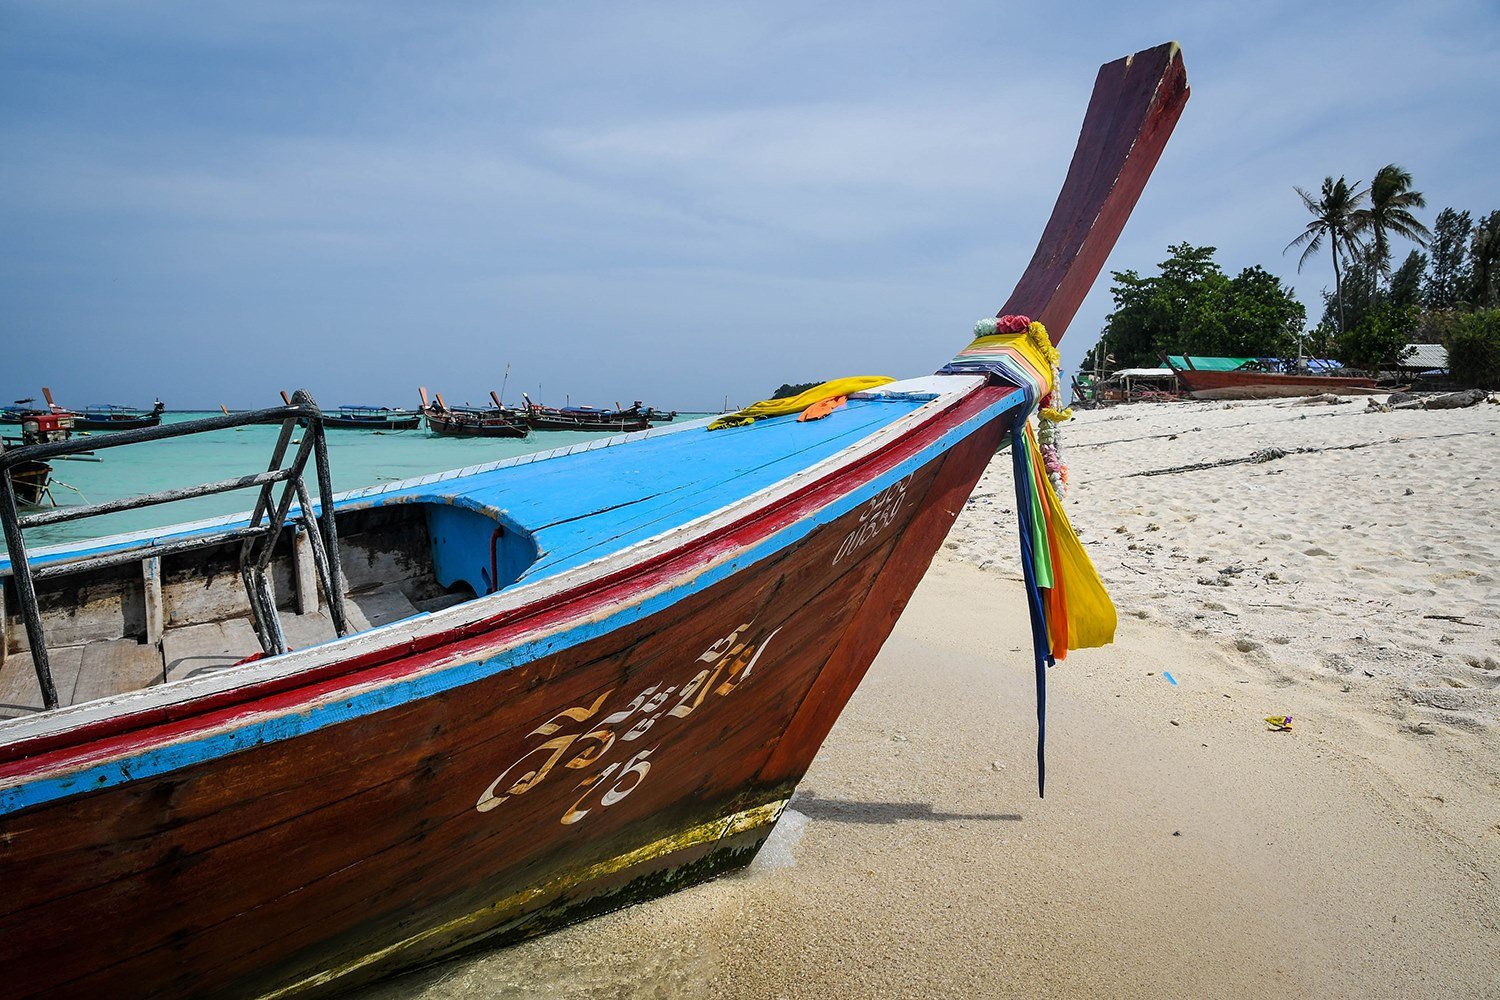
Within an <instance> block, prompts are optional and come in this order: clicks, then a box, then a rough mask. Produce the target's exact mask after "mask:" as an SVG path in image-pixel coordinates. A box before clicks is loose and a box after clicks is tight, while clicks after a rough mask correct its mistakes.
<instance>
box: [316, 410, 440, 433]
mask: <svg viewBox="0 0 1500 1000" xmlns="http://www.w3.org/2000/svg"><path fill="white" fill-rule="evenodd" d="M323 426H324V427H330V428H336V429H338V430H346V431H414V430H416V429H417V428H418V427H421V426H422V416H421V414H417V413H414V414H412V415H410V416H396V417H380V418H376V419H369V418H366V417H340V416H338V415H336V414H335V415H332V416H329V415H327V414H325V415H324V416H323Z"/></svg>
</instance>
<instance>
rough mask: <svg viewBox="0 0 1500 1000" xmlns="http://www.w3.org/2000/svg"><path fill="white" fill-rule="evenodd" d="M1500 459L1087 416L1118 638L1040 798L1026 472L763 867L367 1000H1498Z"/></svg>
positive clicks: (1396, 437) (1469, 421)
mask: <svg viewBox="0 0 1500 1000" xmlns="http://www.w3.org/2000/svg"><path fill="white" fill-rule="evenodd" d="M1497 432H1500V406H1495V405H1490V404H1484V405H1481V406H1479V407H1475V408H1472V409H1468V410H1458V411H1432V412H1427V411H1405V412H1394V413H1376V412H1369V411H1367V410H1366V406H1365V401H1364V400H1363V399H1356V400H1354V401H1352V402H1350V403H1347V404H1345V405H1339V406H1324V405H1305V404H1296V403H1269V402H1256V403H1239V404H1223V403H1189V404H1179V405H1160V406H1135V407H1121V408H1117V409H1115V410H1109V411H1099V412H1093V413H1084V414H1081V415H1080V416H1079V418H1078V419H1077V420H1076V421H1075V422H1074V423H1073V424H1071V425H1069V427H1068V438H1067V444H1068V448H1069V452H1068V459H1069V461H1070V463H1071V465H1072V469H1073V480H1074V483H1075V489H1074V492H1073V494H1072V496H1071V497H1070V499H1069V511H1070V516H1071V517H1072V518H1073V521H1074V523H1075V526H1076V527H1078V528H1079V530H1080V532H1081V534H1082V535H1083V537H1084V538H1085V541H1086V542H1087V543H1089V545H1090V550H1091V552H1092V553H1093V555H1094V558H1095V561H1096V563H1097V564H1098V565H1099V568H1100V570H1101V572H1102V573H1103V575H1104V576H1105V579H1106V581H1107V582H1108V583H1109V585H1110V587H1111V590H1112V592H1113V594H1114V596H1115V599H1116V602H1117V604H1118V605H1119V607H1120V610H1121V627H1120V635H1119V641H1118V642H1117V643H1116V645H1114V646H1113V647H1110V648H1108V649H1105V650H1097V651H1084V652H1080V653H1075V654H1073V655H1072V656H1071V657H1070V658H1069V659H1068V660H1067V661H1066V663H1064V664H1062V665H1060V666H1059V667H1058V668H1057V669H1055V670H1054V671H1053V672H1052V673H1051V677H1050V688H1049V748H1048V749H1049V772H1048V795H1047V798H1046V799H1045V800H1038V799H1037V797H1036V787H1035V772H1034V765H1033V742H1032V741H1033V739H1034V733H1035V717H1034V709H1033V702H1032V691H1031V685H1032V682H1031V666H1030V664H1029V662H1028V650H1029V645H1028V640H1027V625H1026V621H1025V612H1024V605H1023V603H1022V595H1021V589H1020V584H1019V568H1018V564H1017V561H1016V557H1015V554H1014V552H1015V547H1016V542H1015V525H1014V514H1013V504H1012V502H1011V496H1012V494H1011V492H1010V491H1011V486H1010V472H1009V459H1008V457H1007V456H1004V455H1002V456H1000V457H999V458H998V459H997V461H996V462H995V464H994V466H993V467H992V471H991V474H990V475H989V476H988V477H986V480H985V481H984V482H983V483H982V484H981V486H980V488H979V490H978V491H977V493H976V495H975V498H974V499H973V500H972V501H971V502H970V504H969V507H968V509H967V510H966V511H965V513H964V515H963V516H962V517H961V519H960V521H959V524H958V525H957V527H956V528H955V530H954V532H953V534H952V536H951V537H950V539H949V542H948V543H947V548H946V550H945V551H944V553H943V554H942V556H940V557H939V559H938V561H937V563H935V565H934V567H933V569H932V571H931V572H930V573H929V574H928V576H927V579H926V580H925V581H924V583H923V585H922V587H921V588H920V589H919V590H918V592H917V595H916V597H915V598H914V600H913V602H912V604H911V607H910V608H909V610H908V611H907V613H906V615H905V616H904V617H903V619H902V621H901V624H900V626H899V627H898V628H897V631H896V633H895V635H894V636H893V637H892V639H891V641H890V642H889V643H888V644H887V646H886V648H885V650H884V651H883V653H882V654H881V656H880V658H879V659H878V660H877V661H876V664H875V666H874V667H873V668H872V670H871V673H870V675H869V676H868V678H867V679H866V681H865V682H864V684H863V685H862V686H861V688H860V690H859V691H858V693H857V694H856V695H855V697H854V699H853V701H852V702H851V704H850V705H849V707H848V709H847V710H846V711H845V713H844V716H843V717H842V718H841V720H840V722H839V724H838V726H837V727H836V728H835V729H834V731H833V733H832V735H831V736H830V738H829V740H828V742H827V744H826V745H825V746H824V749H823V751H822V752H821V753H820V754H819V756H818V758H817V761H816V762H815V764H814V766H813V769H812V771H811V772H810V773H809V775H808V777H807V779H806V781H805V782H804V784H803V786H802V788H801V790H800V791H799V794H798V796H797V798H796V799H795V800H794V802H793V805H792V808H791V811H789V812H788V814H787V815H786V816H785V817H784V818H783V820H782V823H781V825H780V827H779V828H778V832H777V835H776V836H775V837H774V838H773V840H772V841H771V843H770V844H768V845H767V848H766V849H765V850H764V851H763V852H762V854H761V857H760V858H759V859H758V860H757V862H756V863H755V865H753V866H752V868H751V869H750V870H749V871H748V872H747V873H745V874H743V875H739V876H735V877H730V878H724V879H720V880H718V881H716V882H713V883H710V884H707V885H704V886H699V887H696V888H694V889H691V890H688V891H686V892H682V893H678V894H676V895H673V896H671V897H668V898H665V899H661V900H657V901H654V902H651V903H648V904H644V905H640V906H635V907H632V908H629V909H627V910H624V911H621V912H618V913H615V914H610V915H607V916H605V917H601V918H598V919H595V920H592V921H588V922H586V923H584V924H581V925H578V926H575V927H572V928H569V929H567V930H564V931H562V932H560V933H557V934H554V935H551V936H549V937H547V938H544V939H541V940H539V941H535V942H531V943H528V944H525V945H522V946H520V947H516V948H511V949H505V950H501V951H496V952H492V953H489V954H482V955H479V956H476V957H472V958H467V959H463V960H460V961H457V962H453V963H450V964H448V965H445V966H442V967H439V968H436V969H433V970H428V971H425V972H421V973H418V974H415V975H412V976H408V977H405V978H403V979H398V980H394V981H392V982H390V983H387V984H384V985H382V986H380V987H378V988H376V989H374V990H370V991H367V992H366V993H365V994H364V995H365V996H367V997H381V998H393V997H407V996H419V997H428V998H449V997H451V998H460V997H462V998H477V997H516V998H521V997H525V998H531V997H557V996H561V997H678V996H686V997H707V996H715V997H746V998H751V997H755V998H759V997H788V998H791V997H826V996H835V997H896V996H923V997H995V996H1000V997H1084V996H1101V995H1102V996H1129V997H1136V996H1140V997H1156V996H1169V997H1260V996H1265V997H1288V996H1293V997H1412V996H1441V997H1495V996H1497V995H1500V890H1497V886H1496V880H1497V878H1500V562H1497V560H1500V551H1497V547H1500V484H1497V481H1496V477H1495V473H1494V470H1493V463H1494V461H1495V457H1496V455H1497V454H1500V447H1497V446H1500V441H1497V439H1496V434H1497ZM1366 443H1368V444H1369V445H1370V446H1369V447H1361V448H1358V449H1354V450H1332V451H1323V452H1317V453H1301V454H1297V453H1293V454H1289V455H1287V456H1286V457H1282V458H1279V459H1276V460H1273V461H1268V462H1265V463H1256V464H1240V465H1232V466H1228V467H1224V468H1216V469H1207V470H1201V471H1193V472H1182V473H1177V474H1172V475H1161V476H1148V477H1131V476H1130V474H1131V473H1135V472H1140V471H1147V470H1154V469H1163V468H1170V467H1177V466H1184V465H1190V464H1194V463H1200V462H1208V461H1215V460H1219V459H1223V458H1234V457H1240V456H1248V455H1250V454H1251V453H1253V452H1256V451H1258V450H1262V449H1266V448H1272V447H1274V448H1280V449H1282V450H1284V451H1287V452H1293V451H1294V450H1295V449H1297V448H1331V447H1338V446H1344V445H1350V444H1366ZM1439 616H1442V617H1439ZM976 620H984V621H987V622H988V623H989V626H988V627H987V628H986V629H985V630H984V631H983V632H978V631H976V629H975V627H974V622H975V621H976ZM1164 671H1166V672H1170V673H1171V674H1172V676H1173V679H1175V681H1176V684H1175V685H1174V684H1172V683H1170V682H1168V681H1167V680H1166V679H1165V678H1164V677H1163V672H1164ZM1284 714H1290V715H1291V716H1293V718H1294V728H1293V731H1292V732H1290V733H1276V732H1271V731H1270V730H1269V729H1268V727H1267V726H1266V725H1265V723H1264V721H1263V719H1264V717H1265V716H1268V715H1284Z"/></svg>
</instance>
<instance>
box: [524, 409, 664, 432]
mask: <svg viewBox="0 0 1500 1000" xmlns="http://www.w3.org/2000/svg"><path fill="white" fill-rule="evenodd" d="M666 419H668V418H665V417H664V418H662V420H663V421H664V422H665V420H666ZM526 424H527V426H529V427H530V428H531V429H532V430H534V431H595V432H606V433H610V434H626V433H629V432H631V431H643V430H645V429H646V428H648V427H650V426H651V422H650V421H649V420H647V419H646V418H645V417H643V416H631V417H617V418H614V419H600V418H593V417H588V416H569V415H568V414H566V413H551V412H547V413H538V412H535V411H533V412H531V413H528V414H527V415H526Z"/></svg>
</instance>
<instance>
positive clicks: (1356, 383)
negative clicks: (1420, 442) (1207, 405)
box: [1167, 359, 1380, 399]
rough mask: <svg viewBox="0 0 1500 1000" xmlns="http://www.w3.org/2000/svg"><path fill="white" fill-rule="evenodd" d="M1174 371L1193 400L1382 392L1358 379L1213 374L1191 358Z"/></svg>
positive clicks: (1370, 382)
mask: <svg viewBox="0 0 1500 1000" xmlns="http://www.w3.org/2000/svg"><path fill="white" fill-rule="evenodd" d="M1185 360H1186V364H1184V365H1177V364H1175V363H1173V362H1172V361H1170V360H1169V361H1168V362H1167V363H1168V364H1169V365H1171V367H1172V370H1173V371H1174V372H1175V373H1176V374H1177V381H1178V382H1180V383H1182V386H1183V388H1185V389H1187V391H1188V392H1189V393H1190V394H1191V395H1192V396H1193V398H1194V399H1281V398H1291V397H1295V396H1317V395H1320V394H1321V393H1325V392H1332V393H1338V394H1349V395H1368V394H1370V393H1374V392H1379V391H1380V389H1379V388H1378V387H1377V386H1376V384H1375V380H1374V379H1372V378H1364V377H1359V376H1338V375H1288V374H1284V373H1281V372H1268V371H1258V370H1254V369H1248V368H1242V369H1238V370H1236V371H1210V370H1207V369H1201V368H1194V367H1192V361H1191V359H1185Z"/></svg>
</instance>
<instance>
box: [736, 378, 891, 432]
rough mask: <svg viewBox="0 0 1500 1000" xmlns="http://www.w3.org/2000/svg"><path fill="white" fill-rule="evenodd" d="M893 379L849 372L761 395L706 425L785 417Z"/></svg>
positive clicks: (737, 425)
mask: <svg viewBox="0 0 1500 1000" xmlns="http://www.w3.org/2000/svg"><path fill="white" fill-rule="evenodd" d="M894 381H896V380H895V379H893V378H887V377H886V376H884V375H851V376H849V377H848V378H836V379H834V380H833V381H832V382H824V383H823V384H822V385H815V386H813V387H812V388H811V389H808V390H807V391H806V392H803V393H799V394H798V395H796V396H790V397H788V398H786V399H763V400H761V401H760V402H759V403H751V404H750V405H749V406H747V407H745V408H744V409H743V410H740V411H738V412H736V413H726V414H725V415H724V416H722V417H720V418H719V419H717V420H715V421H714V422H713V423H711V424H709V425H708V429H709V430H711V431H717V430H721V429H723V428H725V427H746V426H748V425H750V424H753V423H755V421H757V420H764V419H766V418H767V417H784V416H786V415H787V414H788V413H801V412H802V411H803V410H805V409H807V408H808V407H809V406H812V405H813V404H814V403H821V402H822V401H823V400H825V399H832V398H834V397H835V396H850V395H853V394H854V393H856V392H864V391H866V390H867V389H873V388H875V387H876V386H877V385H885V384H886V383H887V382H894Z"/></svg>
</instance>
